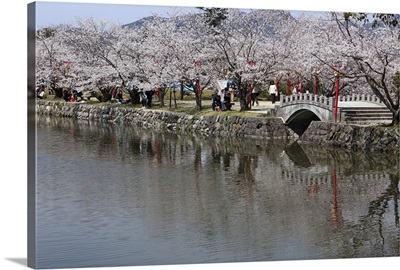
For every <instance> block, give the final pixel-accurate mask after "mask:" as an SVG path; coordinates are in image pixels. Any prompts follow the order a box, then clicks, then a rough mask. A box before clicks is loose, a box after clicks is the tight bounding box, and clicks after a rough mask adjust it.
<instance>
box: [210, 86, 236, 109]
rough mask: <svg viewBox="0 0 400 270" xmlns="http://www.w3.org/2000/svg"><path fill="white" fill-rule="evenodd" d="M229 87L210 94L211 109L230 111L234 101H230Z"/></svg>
mask: <svg viewBox="0 0 400 270" xmlns="http://www.w3.org/2000/svg"><path fill="white" fill-rule="evenodd" d="M231 95H232V94H231V93H230V92H229V88H228V87H225V88H224V89H223V90H222V91H220V92H216V93H214V94H212V95H211V108H212V109H213V111H226V110H228V111H230V110H232V106H233V105H234V103H232V102H231Z"/></svg>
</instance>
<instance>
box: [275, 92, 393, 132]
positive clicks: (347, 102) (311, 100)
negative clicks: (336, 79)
mask: <svg viewBox="0 0 400 270" xmlns="http://www.w3.org/2000/svg"><path fill="white" fill-rule="evenodd" d="M334 112H335V98H334V97H325V96H320V95H314V94H309V93H303V94H295V95H290V96H285V95H281V97H280V104H279V105H278V106H277V116H278V117H282V119H283V121H284V122H285V123H286V124H288V125H289V127H291V128H292V129H293V130H295V131H296V132H297V133H299V134H302V133H303V132H304V131H305V130H306V129H307V127H308V126H309V124H310V123H311V121H327V122H334V121H336V122H356V123H390V121H391V120H392V113H391V112H390V111H389V110H388V109H387V108H386V106H385V105H384V104H383V103H382V102H381V101H380V100H379V99H378V98H377V97H376V96H373V95H354V94H353V95H351V96H339V100H338V108H337V118H336V119H335V118H334Z"/></svg>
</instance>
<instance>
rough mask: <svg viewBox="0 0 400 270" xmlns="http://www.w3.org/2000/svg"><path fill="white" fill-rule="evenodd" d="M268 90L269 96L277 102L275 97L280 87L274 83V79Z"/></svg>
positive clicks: (273, 101)
mask: <svg viewBox="0 0 400 270" xmlns="http://www.w3.org/2000/svg"><path fill="white" fill-rule="evenodd" d="M268 91H269V96H270V98H271V101H272V103H275V98H276V94H277V92H278V89H277V88H276V85H275V84H274V82H273V81H271V82H270V85H269V90H268Z"/></svg>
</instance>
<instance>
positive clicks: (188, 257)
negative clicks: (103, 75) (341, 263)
mask: <svg viewBox="0 0 400 270" xmlns="http://www.w3.org/2000/svg"><path fill="white" fill-rule="evenodd" d="M398 164H399V158H398V157H396V156H395V155H393V154H383V153H369V154H368V153H364V152H357V151H349V150H340V149H332V148H325V147H321V146H316V145H312V144H297V143H295V142H290V141H282V140H254V139H243V138H211V137H208V138H207V137H197V136H188V135H185V136H184V135H177V134H174V133H170V132H168V133H167V132H155V131H151V130H143V129H140V128H137V127H130V126H123V125H119V124H118V125H116V124H110V123H98V122H88V121H78V120H72V119H65V118H55V117H47V116H46V117H45V116H38V119H37V208H36V209H37V268H77V267H97V266H100V267H101V266H103V267H112V266H139V265H140V266H142V265H160V264H161V265H164V264H187V263H189V264H194V263H218V262H251V261H277V260H305V259H335V258H365V257H389V256H399V255H400V224H399V215H400V210H399V203H400V197H399V196H400V194H399V166H398Z"/></svg>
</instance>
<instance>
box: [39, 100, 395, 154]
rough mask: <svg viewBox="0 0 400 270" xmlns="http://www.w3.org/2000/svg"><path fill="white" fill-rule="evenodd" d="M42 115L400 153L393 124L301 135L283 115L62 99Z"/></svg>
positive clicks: (321, 127)
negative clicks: (198, 112)
mask: <svg viewBox="0 0 400 270" xmlns="http://www.w3.org/2000/svg"><path fill="white" fill-rule="evenodd" d="M36 104H37V105H36V112H37V113H38V114H42V115H54V116H61V117H71V118H77V119H86V120H93V121H109V122H114V123H124V124H129V125H135V126H140V127H144V128H151V129H158V130H171V131H174V132H182V133H191V134H203V135H206V136H208V135H217V136H233V137H234V136H237V137H250V138H260V139H267V138H273V139H299V142H303V143H307V142H312V143H317V144H320V145H329V146H335V147H344V148H349V149H359V150H368V151H389V152H395V153H399V152H400V131H399V129H396V128H392V127H387V128H384V127H378V126H361V125H349V124H341V123H330V122H319V121H316V122H315V121H314V122H312V123H311V125H310V126H309V127H308V129H307V130H306V131H305V132H304V134H303V135H302V136H301V137H300V138H298V136H297V134H295V133H294V132H293V131H292V130H291V129H290V128H289V127H287V126H286V125H285V124H284V123H283V120H282V119H281V118H275V117H240V116H221V115H219V116H218V115H217V116H194V115H187V114H182V113H173V112H166V111H158V110H148V109H146V110H141V109H134V108H127V107H111V106H99V105H89V104H82V103H67V102H62V101H42V100H39V101H37V103H36Z"/></svg>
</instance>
